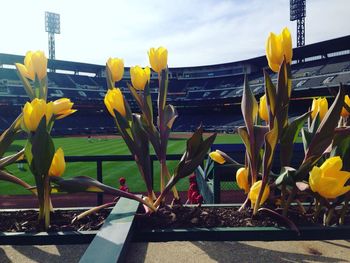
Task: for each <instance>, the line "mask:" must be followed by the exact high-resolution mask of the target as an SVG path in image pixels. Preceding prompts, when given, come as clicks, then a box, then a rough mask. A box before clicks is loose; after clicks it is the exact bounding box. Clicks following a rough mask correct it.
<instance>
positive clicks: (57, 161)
mask: <svg viewBox="0 0 350 263" xmlns="http://www.w3.org/2000/svg"><path fill="white" fill-rule="evenodd" d="M65 169H66V162H65V161H64V152H63V150H62V148H58V149H57V151H56V152H55V155H54V156H53V159H52V162H51V166H50V169H49V176H61V175H62V174H63V173H64V170H65Z"/></svg>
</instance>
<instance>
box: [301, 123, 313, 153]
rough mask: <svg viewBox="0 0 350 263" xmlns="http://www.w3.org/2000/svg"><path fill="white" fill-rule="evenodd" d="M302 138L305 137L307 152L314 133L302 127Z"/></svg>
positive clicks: (304, 144)
mask: <svg viewBox="0 0 350 263" xmlns="http://www.w3.org/2000/svg"><path fill="white" fill-rule="evenodd" d="M301 138H302V139H303V146H304V152H305V153H306V152H307V149H308V148H309V145H310V143H311V140H312V134H311V133H310V132H308V131H307V130H306V129H305V128H302V129H301Z"/></svg>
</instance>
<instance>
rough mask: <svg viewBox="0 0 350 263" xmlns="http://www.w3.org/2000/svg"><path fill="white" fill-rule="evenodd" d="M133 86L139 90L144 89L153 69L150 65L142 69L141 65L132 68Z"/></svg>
mask: <svg viewBox="0 0 350 263" xmlns="http://www.w3.org/2000/svg"><path fill="white" fill-rule="evenodd" d="M130 76H131V82H132V86H133V87H134V88H135V89H137V90H144V89H145V85H146V83H147V82H148V83H149V81H150V77H151V70H150V69H149V67H145V68H144V69H142V68H141V67H139V66H135V67H131V68H130Z"/></svg>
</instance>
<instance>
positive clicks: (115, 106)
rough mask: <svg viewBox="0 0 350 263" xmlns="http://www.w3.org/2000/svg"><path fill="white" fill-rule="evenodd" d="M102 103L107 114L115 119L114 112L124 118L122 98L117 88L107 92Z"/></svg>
mask: <svg viewBox="0 0 350 263" xmlns="http://www.w3.org/2000/svg"><path fill="white" fill-rule="evenodd" d="M104 103H105V105H106V107H107V109H108V111H109V113H110V114H111V115H112V116H113V117H114V118H115V114H114V110H116V111H117V112H119V113H120V115H122V116H123V117H125V116H126V111H125V105H124V97H123V94H122V92H121V91H120V89H119V88H113V89H110V90H108V91H107V94H106V96H105V98H104Z"/></svg>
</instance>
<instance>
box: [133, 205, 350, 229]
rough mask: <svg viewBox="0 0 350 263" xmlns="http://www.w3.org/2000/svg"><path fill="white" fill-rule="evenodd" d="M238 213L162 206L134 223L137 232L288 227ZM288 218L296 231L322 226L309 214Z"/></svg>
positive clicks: (275, 218) (249, 211)
mask: <svg viewBox="0 0 350 263" xmlns="http://www.w3.org/2000/svg"><path fill="white" fill-rule="evenodd" d="M237 210H238V209H237V208H231V207H215V208H209V207H183V206H179V205H174V206H173V207H170V206H164V207H162V208H160V209H159V210H158V211H157V212H156V213H154V214H151V215H145V214H142V213H140V214H138V215H137V217H136V218H137V221H136V223H137V226H138V227H139V228H140V229H152V228H163V229H166V228H191V227H205V228H212V227H254V226H274V227H278V226H285V227H291V225H289V224H288V222H287V221H286V220H283V219H282V218H280V217H278V216H276V215H273V214H270V213H266V212H259V213H258V214H257V215H256V216H253V215H252V212H253V211H252V209H244V210H243V211H240V212H239V211H237ZM288 217H289V219H290V220H291V221H293V223H294V224H295V225H296V226H297V227H300V226H321V225H322V221H321V220H320V221H316V222H315V221H313V217H312V214H305V215H302V214H300V213H298V212H293V211H291V212H290V213H289V215H288ZM334 223H335V222H334ZM345 224H350V220H349V217H346V221H345Z"/></svg>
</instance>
